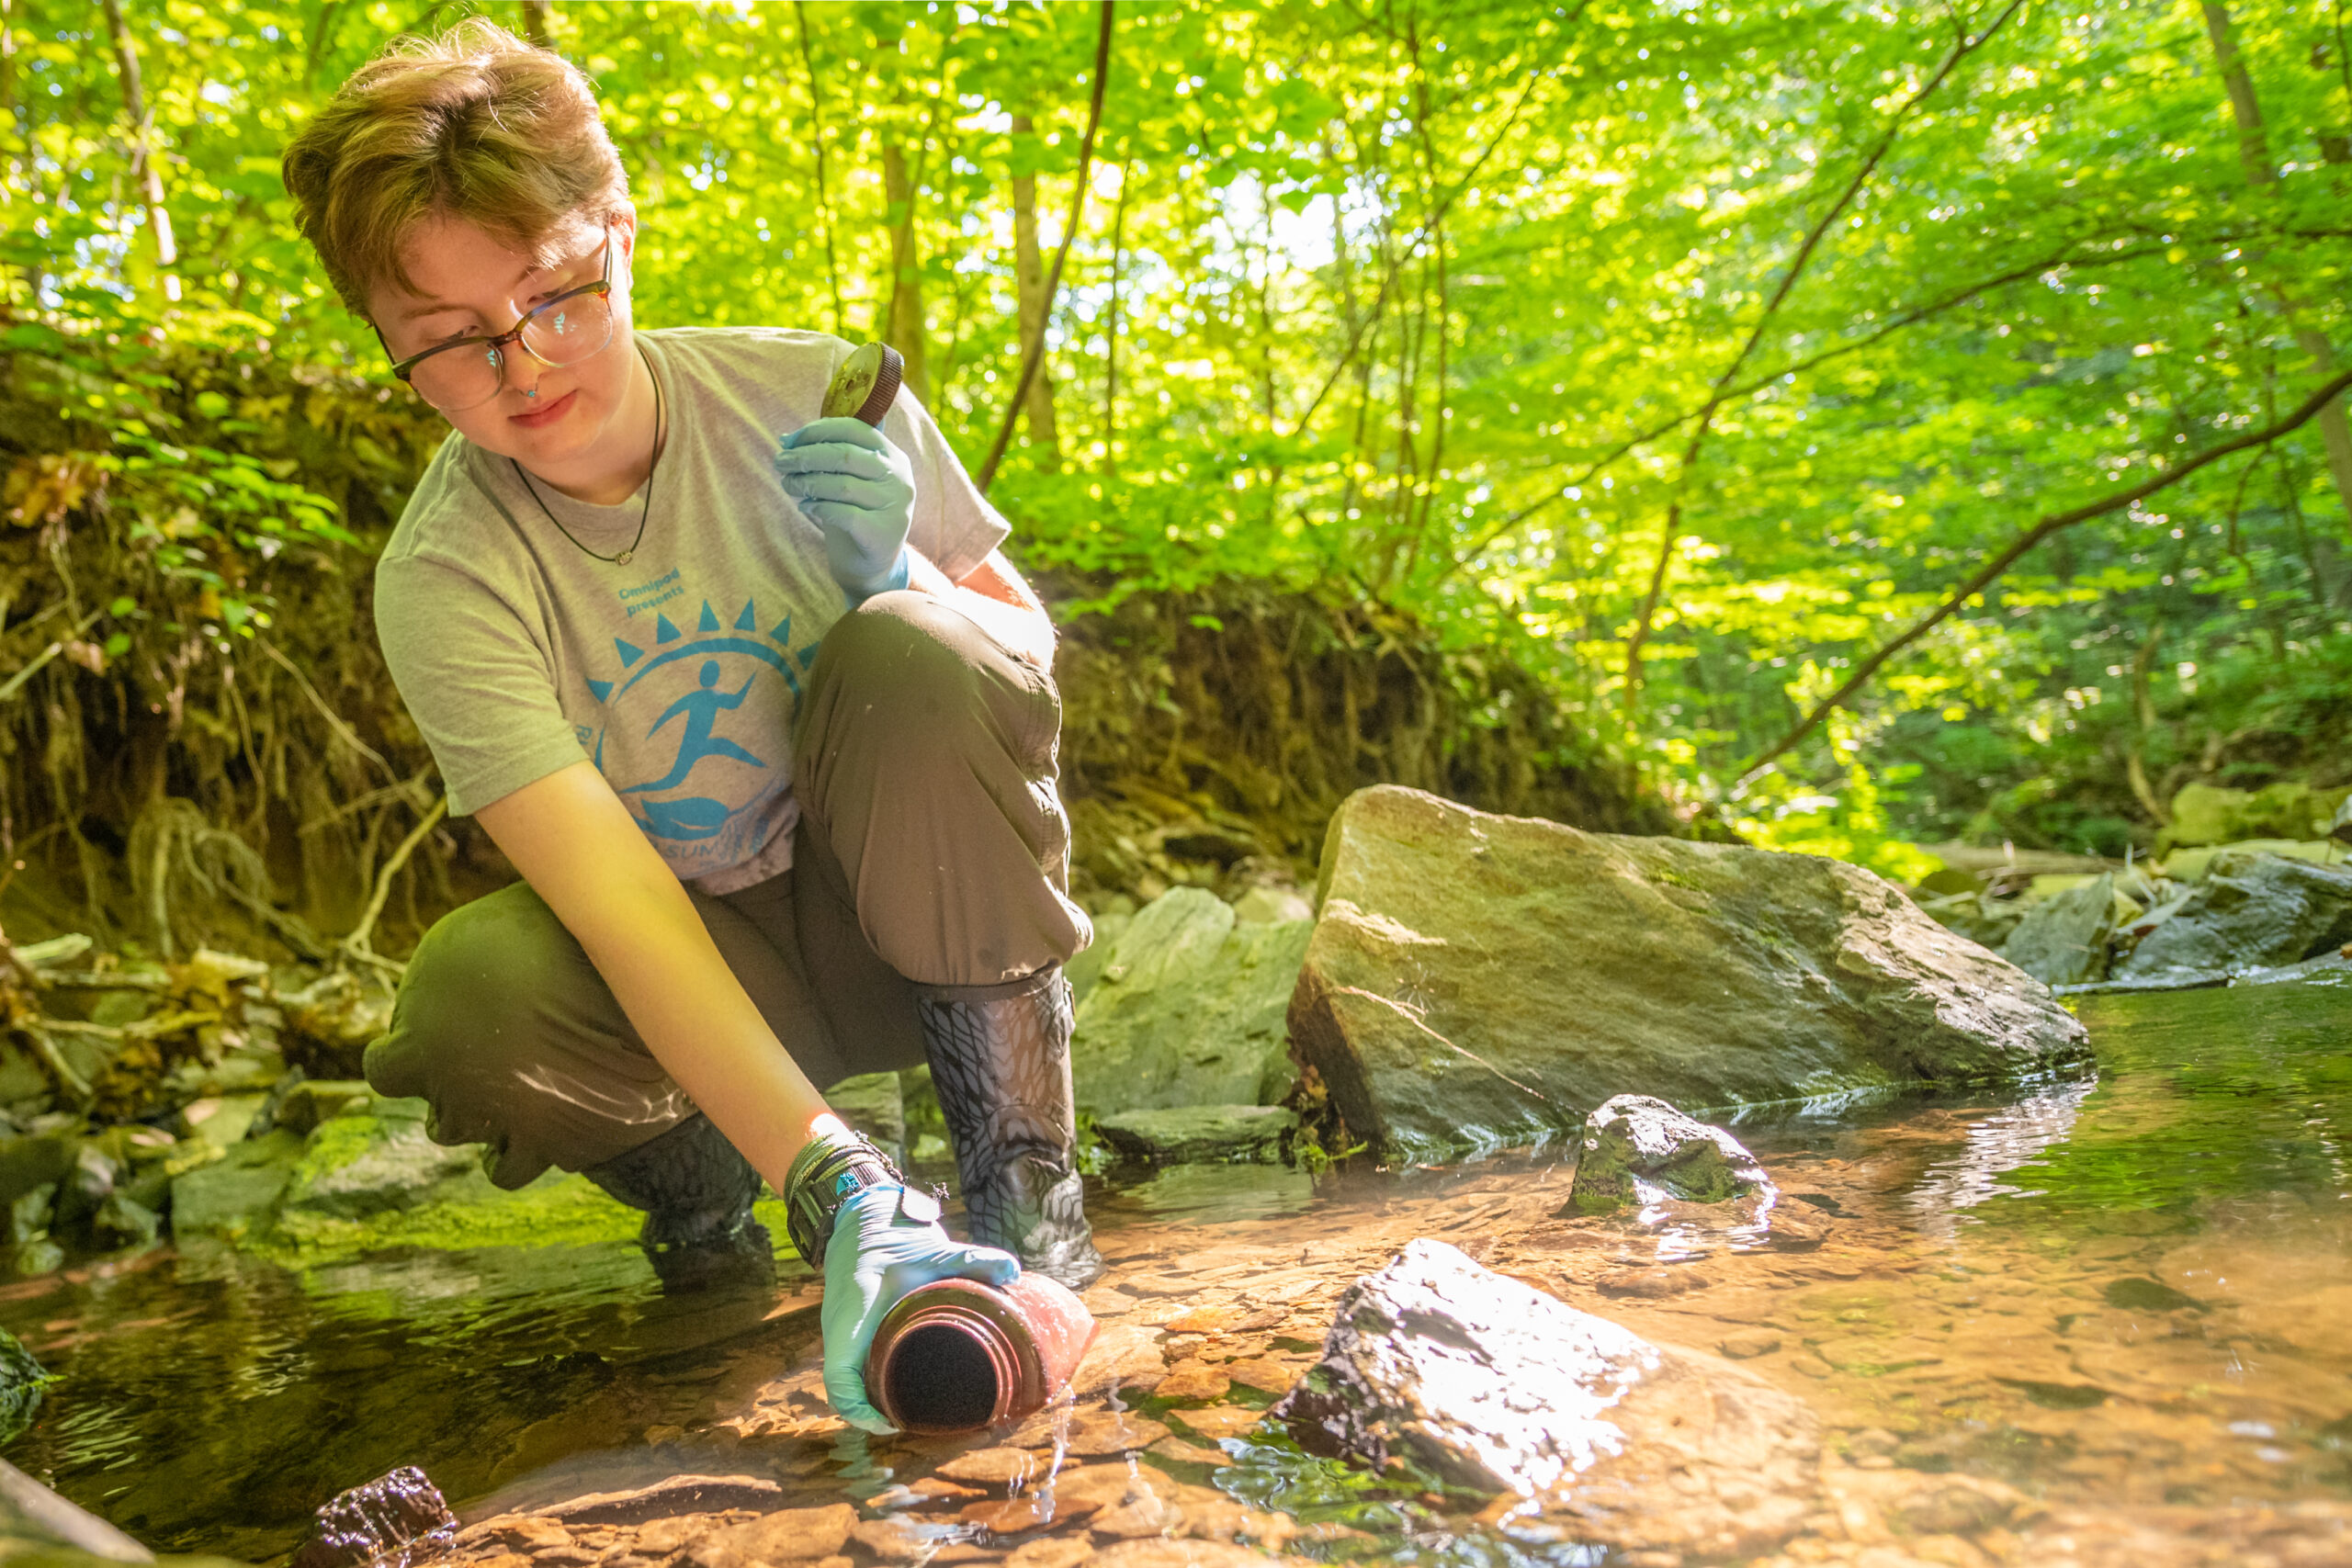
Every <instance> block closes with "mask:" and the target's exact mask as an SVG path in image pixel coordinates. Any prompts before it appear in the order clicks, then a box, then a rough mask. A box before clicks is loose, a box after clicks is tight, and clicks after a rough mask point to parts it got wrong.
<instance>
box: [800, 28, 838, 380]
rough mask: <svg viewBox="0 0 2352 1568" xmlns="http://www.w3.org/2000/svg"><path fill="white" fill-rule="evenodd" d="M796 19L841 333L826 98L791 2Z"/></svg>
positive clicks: (828, 265) (819, 205) (820, 212)
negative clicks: (827, 173) (827, 185)
mask: <svg viewBox="0 0 2352 1568" xmlns="http://www.w3.org/2000/svg"><path fill="white" fill-rule="evenodd" d="M792 17H793V20H794V21H795V22H796V23H797V24H798V26H797V28H796V29H795V30H796V31H797V33H798V34H799V35H800V65H801V68H802V69H803V70H805V71H807V72H808V73H809V145H810V146H812V147H814V148H815V149H816V150H817V216H818V217H819V218H820V219H822V220H824V224H825V276H826V278H827V279H828V280H830V281H831V284H832V286H833V335H834V336H835V337H839V336H841V334H842V322H843V321H846V320H847V319H848V318H847V317H846V316H844V315H843V314H842V269H841V264H840V262H839V261H838V260H837V259H836V258H835V257H834V255H833V198H832V196H831V193H829V192H828V191H827V190H826V188H825V95H824V89H823V87H822V86H820V85H819V83H818V80H817V62H816V59H815V57H814V56H813V55H811V54H810V53H809V6H808V5H807V3H806V0H792Z"/></svg>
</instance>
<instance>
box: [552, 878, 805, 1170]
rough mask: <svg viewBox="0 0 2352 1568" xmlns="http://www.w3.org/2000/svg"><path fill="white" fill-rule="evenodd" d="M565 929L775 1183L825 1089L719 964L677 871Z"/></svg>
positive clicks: (601, 899) (699, 1098) (673, 1069)
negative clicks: (811, 1078)
mask: <svg viewBox="0 0 2352 1568" xmlns="http://www.w3.org/2000/svg"><path fill="white" fill-rule="evenodd" d="M663 882H666V883H667V884H668V886H667V887H666V888H665V887H664V886H662V883H663ZM542 897H544V894H542ZM567 923H569V922H567ZM572 934H573V935H574V936H575V937H577V938H579V940H580V945H581V946H582V947H583V948H585V949H586V950H587V953H588V957H589V959H590V961H591V962H592V963H594V964H595V965H596V972H597V973H598V974H599V975H601V976H604V978H605V984H606V985H608V986H610V987H612V988H613V996H614V998H616V1000H617V1001H619V1003H620V1005H621V1010H622V1011H623V1012H625V1013H627V1014H628V1020H629V1021H630V1022H631V1023H633V1024H635V1025H636V1026H637V1031H638V1033H639V1035H641V1036H642V1037H643V1038H644V1040H645V1044H646V1048H647V1049H648V1050H650V1051H651V1052H652V1053H653V1059H654V1060H655V1061H657V1062H659V1063H661V1064H662V1067H663V1068H664V1069H665V1070H666V1071H667V1072H668V1073H669V1075H670V1076H671V1077H673V1078H675V1079H676V1080H677V1082H678V1087H679V1088H681V1089H684V1090H685V1091H686V1093H687V1094H688V1095H690V1096H692V1097H693V1099H694V1101H695V1104H696V1105H697V1106H699V1107H700V1108H701V1109H702V1111H703V1113H704V1114H705V1115H707V1116H708V1117H709V1118H710V1119H711V1121H712V1122H713V1123H714V1124H716V1125H717V1126H718V1130H719V1131H720V1132H721V1133H724V1134H726V1135H727V1141H728V1142H729V1143H731V1144H733V1145H735V1146H736V1148H738V1149H739V1150H741V1151H742V1155H743V1157H744V1158H745V1159H748V1160H750V1161H751V1162H752V1168H753V1169H754V1170H757V1171H758V1172H759V1173H760V1175H761V1176H763V1178H765V1179H766V1180H767V1183H768V1185H769V1186H770V1187H771V1188H773V1189H775V1190H776V1191H779V1192H781V1191H783V1190H784V1178H785V1172H786V1171H787V1170H789V1169H790V1168H792V1160H793V1156H796V1155H797V1154H798V1153H799V1152H800V1148H801V1145H803V1144H805V1143H807V1142H808V1141H809V1129H810V1126H811V1124H812V1123H813V1122H816V1120H817V1119H818V1118H820V1117H822V1116H824V1115H826V1114H827V1111H826V1109H825V1100H824V1096H823V1095H822V1094H821V1093H820V1091H819V1090H818V1089H817V1087H816V1086H815V1085H813V1084H811V1083H810V1082H809V1079H808V1077H806V1076H805V1075H804V1074H803V1073H802V1072H801V1071H800V1068H799V1066H798V1064H797V1063H796V1062H794V1061H793V1059H792V1056H791V1054H790V1053H789V1052H787V1051H786V1050H785V1048H784V1046H783V1044H782V1043H780V1042H779V1041H778V1040H777V1039H776V1037H775V1031H774V1030H772V1029H770V1028H769V1027H768V1023H767V1021H766V1020H765V1019H764V1018H763V1017H762V1016H761V1015H760V1011H759V1010H758V1009H757V1008H756V1007H754V1006H753V1005H752V998H750V997H749V996H748V995H746V994H745V992H744V990H743V987H742V983H741V981H739V980H738V979H736V977H735V975H734V972H733V971H732V970H730V969H729V968H728V966H727V960H726V959H725V958H724V957H723V956H721V954H720V953H719V951H718V944H717V943H716V942H712V941H711V938H710V932H709V931H708V930H707V928H706V927H705V926H704V925H703V923H702V917H701V915H700V914H699V913H697V912H696V911H695V907H694V904H693V901H692V900H691V899H689V898H688V897H686V892H685V889H684V887H683V886H680V885H679V883H678V879H677V878H676V877H675V876H673V875H670V874H669V873H668V869H667V867H662V874H661V876H660V878H659V879H654V878H647V879H645V881H644V882H643V883H642V884H641V885H632V886H628V887H627V889H626V890H625V891H624V890H621V889H614V890H610V891H609V892H606V893H605V894H602V895H600V896H598V897H595V898H594V901H593V903H592V905H591V908H590V910H589V912H588V914H587V918H585V919H582V921H581V923H580V924H579V925H577V926H574V927H573V928H572Z"/></svg>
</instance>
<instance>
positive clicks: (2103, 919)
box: [2001, 873, 2121, 986]
mask: <svg viewBox="0 0 2352 1568" xmlns="http://www.w3.org/2000/svg"><path fill="white" fill-rule="evenodd" d="M2120 912H2121V911H2120V910H2118V909H2117V908H2116V903H2115V877H2114V874H2112V873H2102V874H2099V875H2098V876H2094V877H2091V878H2089V879H2088V880H2086V881H2085V882H2083V883H2082V884H2081V885H2079V886H2074V887H2069V888H2068V889H2066V890H2065V891H2064V892H2063V893H2060V894H2057V895H2055V896H2053V897H2048V898H2044V899H2041V900H2039V901H2038V902H2036V903H2035V905H2034V906H2033V908H2030V909H2028V910H2027V911H2026V916H2025V919H2022V920H2020V921H2019V922H2018V928H2017V930H2015V931H2011V932H2010V933H2009V940H2008V941H2007V942H2006V943H2005V944H2003V946H2002V948H2001V956H2002V957H2004V958H2006V959H2007V960H2008V961H2009V962H2010V963H2012V964H2016V965H2017V966H2018V968H2020V969H2022V970H2024V971H2025V972H2026V973H2027V974H2029V975H2030V976H2033V977H2034V978H2035V979H2037V980H2040V981H2042V982H2043V983H2045V984H2047V985H2052V986H2076V985H2081V984H2082V983H2083V982H2085V981H2087V980H2098V979H2102V978H2104V977H2105V976H2106V975H2107V947H2108V943H2109V942H2110V941H2111V940H2112V939H2113V938H2114V936H2115V922H2116V917H2117V915H2118V914H2119V913H2120Z"/></svg>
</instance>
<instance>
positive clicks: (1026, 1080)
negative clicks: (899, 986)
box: [915, 967, 1103, 1291]
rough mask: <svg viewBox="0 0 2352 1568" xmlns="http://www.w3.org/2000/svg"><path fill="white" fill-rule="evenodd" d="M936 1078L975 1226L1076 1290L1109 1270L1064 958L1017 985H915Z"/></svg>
mask: <svg viewBox="0 0 2352 1568" xmlns="http://www.w3.org/2000/svg"><path fill="white" fill-rule="evenodd" d="M915 1011H916V1014H917V1016H918V1017H920V1018H921V1019H922V1039H923V1047H924V1050H925V1052H926V1053H927V1054H928V1055H929V1056H930V1057H931V1082H932V1087H933V1089H935V1090H936V1091H937V1092H938V1095H939V1109H940V1111H942V1112H943V1113H944V1115H945V1117H946V1120H947V1133H948V1136H949V1137H950V1138H951V1139H952V1140H953V1141H954V1143H955V1145H956V1175H957V1176H958V1177H960V1178H961V1179H962V1181H963V1188H964V1208H965V1212H966V1213H967V1215H968V1216H969V1219H970V1230H971V1238H972V1240H973V1241H975V1242H977V1243H978V1244H979V1245H981V1246H983V1247H1002V1248H1004V1249H1005V1250H1006V1251H1007V1252H1010V1253H1012V1255H1013V1256H1014V1257H1016V1258H1020V1259H1021V1266H1022V1267H1023V1268H1024V1269H1036V1270H1038V1271H1039V1272H1041V1273H1043V1274H1045V1275H1046V1276H1047V1277H1048V1278H1050V1279H1054V1280H1059V1281H1060V1282H1061V1283H1063V1284H1065V1285H1068V1286H1069V1288H1070V1289H1071V1290H1074V1291H1079V1290H1084V1289H1085V1288H1086V1287H1087V1286H1088V1285H1090V1284H1091V1283H1093V1281H1094V1280H1096V1279H1097V1278H1098V1277H1099V1276H1100V1275H1101V1274H1102V1272H1103V1258H1102V1255H1101V1254H1099V1253H1097V1252H1096V1251H1095V1250H1094V1238H1093V1235H1092V1234H1091V1231H1090V1230H1089V1229H1088V1226H1087V1224H1086V1207H1085V1201H1086V1188H1085V1181H1084V1179H1083V1178H1082V1177H1080V1175H1079V1173H1078V1168H1077V1166H1076V1164H1075V1156H1076V1155H1077V1151H1078V1117H1077V1111H1076V1107H1075V1104H1074V1102H1073V1100H1072V1098H1071V1094H1070V1083H1069V1032H1070V996H1069V982H1067V981H1065V980H1064V979H1063V978H1062V972H1061V970H1060V969H1059V968H1058V967H1054V968H1048V969H1043V970H1040V971H1038V972H1037V973H1036V974H1035V975H1032V976H1028V977H1027V978H1026V979H1024V980H1022V981H1018V982H1016V983H1015V984H1013V985H1011V986H992V987H985V988H979V987H974V988H958V989H947V988H939V989H933V988H931V987H922V988H921V989H919V990H918V991H917V992H916V994H915Z"/></svg>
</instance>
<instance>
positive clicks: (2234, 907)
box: [2115, 852, 2352, 986]
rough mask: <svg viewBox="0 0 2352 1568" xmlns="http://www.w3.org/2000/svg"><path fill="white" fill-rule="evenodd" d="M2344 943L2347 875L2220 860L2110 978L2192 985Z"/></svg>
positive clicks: (2279, 860)
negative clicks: (2194, 889) (2168, 917)
mask: <svg viewBox="0 0 2352 1568" xmlns="http://www.w3.org/2000/svg"><path fill="white" fill-rule="evenodd" d="M2346 940H2352V867H2344V866H2328V865H2315V864H2313V863H2311V862H2308V861H2302V860H2292V859H2289V858H2287V857H2285V856H2282V855H2270V854H2247V853H2243V852H2237V853H2233V852H2223V853H2222V854H2221V855H2219V856H2217V857H2215V859H2214V861H2213V863H2212V864H2211V865H2210V866H2209V867H2207V868H2206V872H2205V878H2204V880H2203V881H2202V882H2200V883H2199V885H2198V886H2197V889H2196V891H2195V892H2194V893H2192V894H2191V895H2190V896H2189V897H2188V900H2187V902H2185V903H2183V904H2182V905H2181V907H2180V908H2178V909H2177V911H2175V912H2174V914H2173V915H2172V917H2171V918H2170V919H2166V920H2165V922H2164V923H2163V924H2162V925H2159V926H2157V927H2156V928H2155V929H2154V931H2150V932H2149V933H2148V934H2147V935H2146V936H2145V937H2143V938H2142V939H2141V942H2140V945H2139V946H2138V947H2136V948H2134V949H2132V951H2131V955H2130V956H2129V957H2127V958H2126V959H2124V960H2123V962H2121V963H2120V964H2117V965H2116V966H2115V978H2117V979H2119V980H2125V981H2137V982H2140V983H2143V984H2165V983H2170V984H2175V985H2185V986H2186V985H2198V984H2204V983H2210V982H2211V981H2213V980H2216V979H2220V978H2222V977H2223V976H2228V975H2232V974H2236V973H2241V972H2244V971H2246V970H2252V969H2264V968H2271V967H2275V966H2277V965H2279V964H2293V963H2296V962H2298V961H2300V960H2301V959H2304V958H2308V957H2311V956H2312V955H2314V954H2316V953H2325V952H2330V951H2333V950H2334V949H2335V948H2336V947H2338V946H2340V945H2341V944H2342V943H2343V942H2346Z"/></svg>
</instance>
